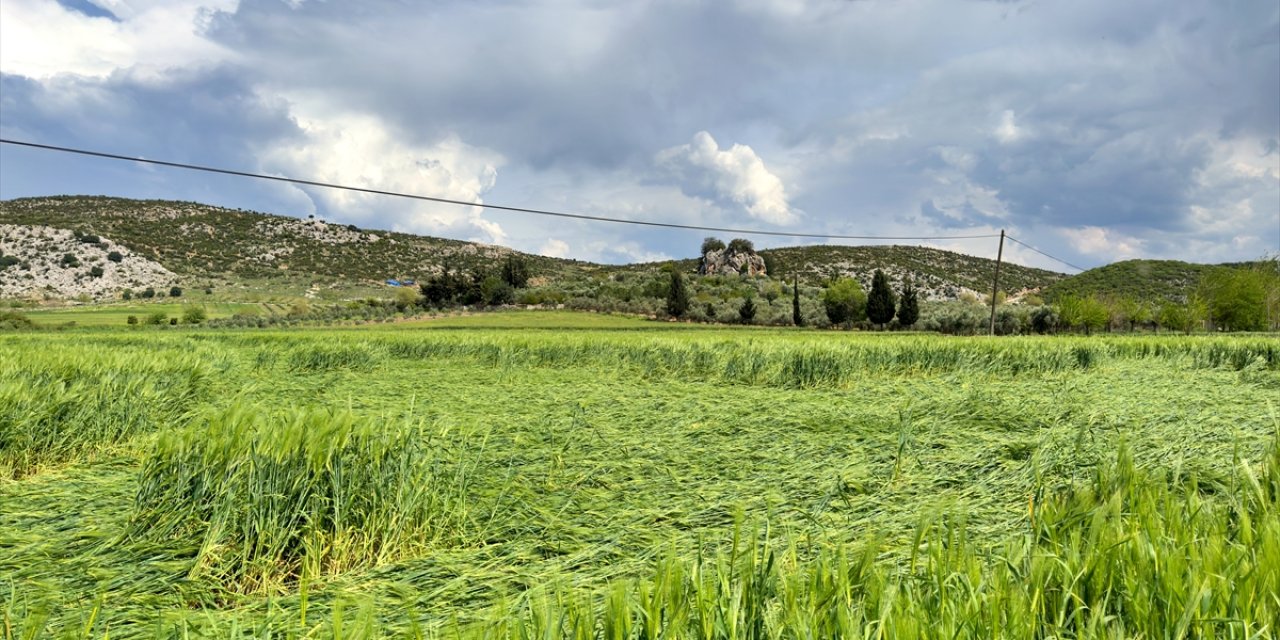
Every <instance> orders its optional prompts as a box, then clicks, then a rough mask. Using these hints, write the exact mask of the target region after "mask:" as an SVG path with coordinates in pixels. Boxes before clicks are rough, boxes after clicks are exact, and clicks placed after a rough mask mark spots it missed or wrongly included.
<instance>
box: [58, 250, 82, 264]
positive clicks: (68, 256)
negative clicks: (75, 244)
mask: <svg viewBox="0 0 1280 640" xmlns="http://www.w3.org/2000/svg"><path fill="white" fill-rule="evenodd" d="M58 264H61V265H62V266H64V267H78V266H80V258H77V257H76V254H74V253H64V254H63V255H62V259H61V260H59V261H58Z"/></svg>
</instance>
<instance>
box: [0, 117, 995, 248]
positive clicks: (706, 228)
mask: <svg viewBox="0 0 1280 640" xmlns="http://www.w3.org/2000/svg"><path fill="white" fill-rule="evenodd" d="M0 143H3V144H12V145H18V146H23V147H31V148H35V149H46V150H49V151H61V152H64V153H75V154H79V155H84V156H92V157H95V158H107V159H111V160H125V161H128V162H141V163H145V164H153V165H159V166H163V167H174V168H177V169H189V170H192V171H205V172H208V173H220V174H223V175H229V176H240V177H244V178H258V179H260V180H274V181H276V182H287V183H290V184H298V185H305V186H309V187H322V188H325V189H340V190H343V191H353V192H356V193H368V194H373V195H380V196H391V197H395V198H408V199H411V200H424V201H427V202H437V203H440V204H451V205H459V206H464V207H482V208H485V209H493V210H496V211H511V212H515V213H528V214H533V215H539V216H553V217H557V218H572V219H575V220H589V221H592V222H612V223H616V224H632V225H641V226H646V227H664V228H668V229H689V230H695V231H716V232H720V233H733V234H739V235H758V236H782V237H788V238H819V239H824V240H969V239H974V238H995V237H998V235H997V234H975V235H958V236H859V235H834V234H827V233H801V232H792V231H768V230H763V229H734V228H730V227H710V226H704V225H695V224H676V223H673V222H654V221H651V220H629V219H625V218H610V217H606V216H593V215H586V214H582V213H567V212H563V211H548V210H545V209H531V208H528V207H514V206H507V205H498V204H489V203H482V202H467V201H465V200H453V199H450V198H438V197H435V196H424V195H419V194H415V193H401V192H397V191H385V190H382V189H370V188H367V187H354V186H350V185H341V184H333V183H329V182H320V181H317V180H303V179H300V178H289V177H286V176H272V175H266V174H261V173H252V172H249V171H237V170H235V169H223V168H219V167H208V166H203V165H197V164H187V163H184V162H169V161H166V160H152V159H149V158H137V157H132V156H125V155H119V154H114V153H105V152H102V151H90V150H87V149H75V148H72V147H61V146H57V145H51V144H39V143H36V142H24V141H20V140H9V139H4V138H0Z"/></svg>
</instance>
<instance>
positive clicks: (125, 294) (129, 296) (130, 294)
mask: <svg viewBox="0 0 1280 640" xmlns="http://www.w3.org/2000/svg"><path fill="white" fill-rule="evenodd" d="M120 297H122V298H124V299H125V300H132V299H133V289H125V290H124V292H123V293H121V294H120Z"/></svg>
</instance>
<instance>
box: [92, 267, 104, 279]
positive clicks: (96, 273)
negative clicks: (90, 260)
mask: <svg viewBox="0 0 1280 640" xmlns="http://www.w3.org/2000/svg"><path fill="white" fill-rule="evenodd" d="M104 273H106V272H105V271H103V270H102V267H93V268H91V269H89V277H91V278H101V277H102V274H104Z"/></svg>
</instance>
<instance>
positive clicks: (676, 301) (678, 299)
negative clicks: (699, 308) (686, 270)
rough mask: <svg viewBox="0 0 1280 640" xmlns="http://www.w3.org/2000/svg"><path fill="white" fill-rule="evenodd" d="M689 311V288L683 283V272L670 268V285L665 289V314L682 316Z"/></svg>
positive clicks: (675, 316) (674, 316)
mask: <svg viewBox="0 0 1280 640" xmlns="http://www.w3.org/2000/svg"><path fill="white" fill-rule="evenodd" d="M688 311H689V289H688V288H687V287H685V284H684V274H683V273H680V271H679V270H677V269H672V270H671V286H670V288H668V289H667V315H669V316H671V317H673V318H679V317H682V316H683V315H684V314H685V313H687V312H688Z"/></svg>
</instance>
